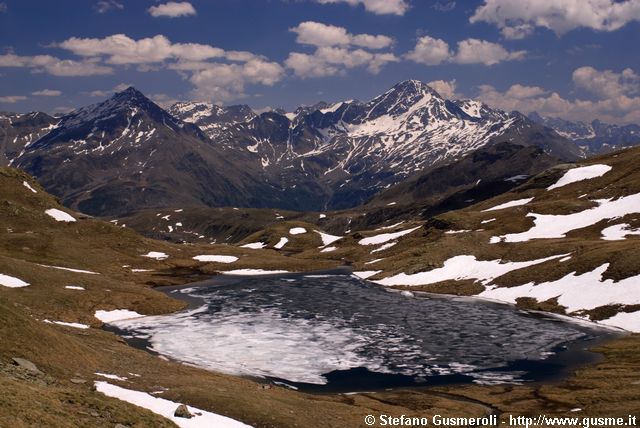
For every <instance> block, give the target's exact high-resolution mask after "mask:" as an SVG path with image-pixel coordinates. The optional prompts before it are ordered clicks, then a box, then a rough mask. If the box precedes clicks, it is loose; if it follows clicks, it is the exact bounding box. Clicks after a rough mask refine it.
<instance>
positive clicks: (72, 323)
mask: <svg viewBox="0 0 640 428" xmlns="http://www.w3.org/2000/svg"><path fill="white" fill-rule="evenodd" d="M42 322H45V323H47V324H58V325H63V326H65V327H73V328H80V329H87V328H89V326H88V325H86V324H80V323H77V322H64V321H50V320H42Z"/></svg>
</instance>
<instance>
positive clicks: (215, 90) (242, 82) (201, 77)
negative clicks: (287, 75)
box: [189, 59, 284, 101]
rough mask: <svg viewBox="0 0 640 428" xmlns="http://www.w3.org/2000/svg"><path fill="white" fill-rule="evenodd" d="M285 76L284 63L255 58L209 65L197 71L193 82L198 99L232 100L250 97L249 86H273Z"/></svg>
mask: <svg viewBox="0 0 640 428" xmlns="http://www.w3.org/2000/svg"><path fill="white" fill-rule="evenodd" d="M283 76H284V69H283V68H282V66H281V65H280V64H278V63H276V62H269V61H264V60H261V59H252V60H250V61H247V62H246V63H244V64H223V63H207V64H206V67H204V66H203V67H202V68H201V69H199V70H195V71H193V73H192V75H191V76H190V77H189V81H190V82H191V83H192V84H193V85H194V86H195V89H194V90H193V91H192V95H193V97H194V98H197V99H209V100H211V99H213V100H216V101H228V100H232V99H238V98H243V97H246V93H245V87H246V85H248V84H261V85H266V86H272V85H274V84H275V83H277V82H278V81H280V80H281V79H282V77H283Z"/></svg>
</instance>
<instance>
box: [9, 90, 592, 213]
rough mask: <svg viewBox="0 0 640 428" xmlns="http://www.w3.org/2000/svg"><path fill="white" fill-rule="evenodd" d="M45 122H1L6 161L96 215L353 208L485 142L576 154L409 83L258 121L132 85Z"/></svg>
mask: <svg viewBox="0 0 640 428" xmlns="http://www.w3.org/2000/svg"><path fill="white" fill-rule="evenodd" d="M4 117H6V116H3V118H4ZM49 118H50V120H45V122H44V123H43V124H42V127H41V128H37V129H35V130H32V131H31V133H30V134H29V135H32V137H30V139H29V143H28V144H22V145H21V144H18V142H19V141H20V140H19V139H18V140H16V143H15V144H13V143H12V144H13V145H10V144H8V143H7V141H8V138H10V136H11V135H15V134H16V133H17V132H18V131H19V132H18V133H20V132H21V133H22V134H25V133H27V130H28V129H31V128H29V126H31V127H33V125H29V126H26V127H25V128H24V129H23V128H22V127H16V126H14V124H13V122H11V120H6V119H1V118H0V125H2V126H3V129H4V130H5V131H4V132H5V135H6V136H5V138H4V139H3V140H2V144H3V148H5V150H4V156H6V157H7V162H12V163H13V164H14V165H16V166H19V167H21V168H23V169H25V170H26V171H28V172H30V173H31V174H34V175H35V176H36V177H37V178H38V179H39V180H40V182H41V183H42V184H43V186H44V187H45V188H47V189H48V190H49V191H50V192H52V193H53V194H55V195H57V196H59V197H61V198H62V200H63V201H64V203H65V204H67V205H68V206H71V207H73V208H74V209H78V210H80V211H84V212H87V213H90V214H94V215H121V214H126V213H131V212H135V211H137V210H140V209H148V208H159V207H167V206H192V207H197V206H245V207H274V208H282V209H292V210H326V209H340V208H348V207H353V206H356V205H358V204H360V203H362V202H364V201H365V200H367V199H369V198H370V197H371V196H373V195H374V194H376V193H378V192H379V191H381V190H383V189H385V188H387V187H389V186H392V185H395V184H397V183H399V182H401V181H403V180H405V179H406V178H408V177H410V176H412V175H414V174H417V173H420V172H422V171H423V170H424V169H425V168H429V167H431V166H433V165H439V164H445V163H447V162H450V161H451V160H454V159H457V158H459V157H461V156H464V155H465V154H467V153H470V152H472V151H474V150H477V149H478V148H480V147H483V146H485V145H488V144H495V143H498V142H502V141H507V142H512V143H516V144H520V145H524V146H529V145H533V146H537V147H541V148H542V149H543V150H544V151H545V152H546V153H548V154H550V155H552V156H554V157H556V158H559V159H563V160H573V159H576V158H578V156H579V155H580V154H581V152H580V150H579V148H578V147H577V146H575V144H573V143H572V142H571V141H569V140H567V139H566V138H564V137H562V136H560V135H558V134H557V133H556V132H555V131H553V130H551V129H550V128H546V127H544V126H542V125H540V124H537V123H535V122H533V121H532V120H530V119H528V118H527V117H525V116H523V115H521V114H519V113H517V112H514V113H506V112H503V111H500V110H495V109H491V108H489V107H488V106H486V105H484V104H482V103H480V102H477V101H473V100H462V101H449V100H445V99H443V98H442V97H441V96H440V95H439V94H438V93H437V92H436V91H435V90H433V89H432V88H431V87H429V86H428V85H426V84H425V83H422V82H419V81H416V80H408V81H404V82H400V83H398V84H397V85H395V86H394V87H393V88H391V89H389V90H388V91H387V92H385V93H384V94H382V95H380V96H378V97H375V98H374V99H372V100H371V101H368V102H366V103H361V102H357V101H344V102H339V103H335V104H326V103H320V104H317V105H315V106H311V107H301V108H298V109H297V110H296V111H295V112H293V113H286V112H282V111H270V112H265V113H261V114H256V113H255V112H253V111H252V110H251V109H250V108H249V107H248V106H242V105H239V106H229V107H220V106H216V105H213V104H208V103H184V102H183V103H178V104H175V105H173V106H172V107H171V108H170V109H169V110H168V111H166V110H164V109H162V108H161V107H159V106H158V105H156V104H155V103H153V102H152V101H151V100H149V99H148V98H147V97H145V96H144V95H143V94H142V93H141V92H139V91H137V90H136V89H134V88H128V89H126V90H125V91H122V92H119V93H116V94H115V95H114V96H113V97H112V98H110V99H108V100H106V101H104V102H101V103H97V104H94V105H92V106H87V107H83V108H80V109H78V110H75V111H73V112H71V113H69V114H67V115H65V116H63V117H61V118H60V119H54V118H51V117H50V116H49ZM14 128H17V129H18V131H16V129H14ZM7 130H8V131H10V132H8V131H7ZM22 134H21V135H22ZM7 136H8V137H7ZM11 141H13V140H11ZM6 148H9V149H10V150H7V149H6Z"/></svg>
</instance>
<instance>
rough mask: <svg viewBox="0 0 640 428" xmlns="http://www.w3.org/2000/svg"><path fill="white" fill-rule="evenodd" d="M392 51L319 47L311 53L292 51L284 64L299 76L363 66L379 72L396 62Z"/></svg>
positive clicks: (304, 76)
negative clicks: (377, 51) (379, 51)
mask: <svg viewBox="0 0 640 428" xmlns="http://www.w3.org/2000/svg"><path fill="white" fill-rule="evenodd" d="M398 61H399V58H397V57H396V56H395V55H394V54H392V53H372V52H368V51H365V50H363V49H349V48H343V47H329V46H328V47H321V48H318V49H316V51H315V52H314V53H313V54H312V55H309V54H304V53H299V52H292V53H291V54H289V57H288V58H287V59H286V61H285V64H286V66H287V67H288V68H290V69H292V70H293V72H294V74H295V75H296V76H298V77H301V78H309V77H325V76H334V75H337V74H342V73H344V71H345V70H346V69H351V68H356V67H365V68H366V69H367V71H369V72H370V73H372V74H377V73H379V72H380V70H381V69H382V67H384V66H385V65H386V64H388V63H390V62H398Z"/></svg>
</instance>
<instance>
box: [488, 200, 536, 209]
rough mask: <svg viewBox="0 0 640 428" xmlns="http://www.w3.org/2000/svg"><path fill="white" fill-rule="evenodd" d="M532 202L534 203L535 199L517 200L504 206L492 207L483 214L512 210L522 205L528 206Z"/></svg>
mask: <svg viewBox="0 0 640 428" xmlns="http://www.w3.org/2000/svg"><path fill="white" fill-rule="evenodd" d="M531 201H533V198H524V199H516V200H515V201H509V202H505V203H504V204H500V205H496V206H495V207H491V208H489V209H486V210H484V211H482V212H487V211H496V210H503V209H505V208H511V207H519V206H521V205H526V204H528V203H529V202H531Z"/></svg>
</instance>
